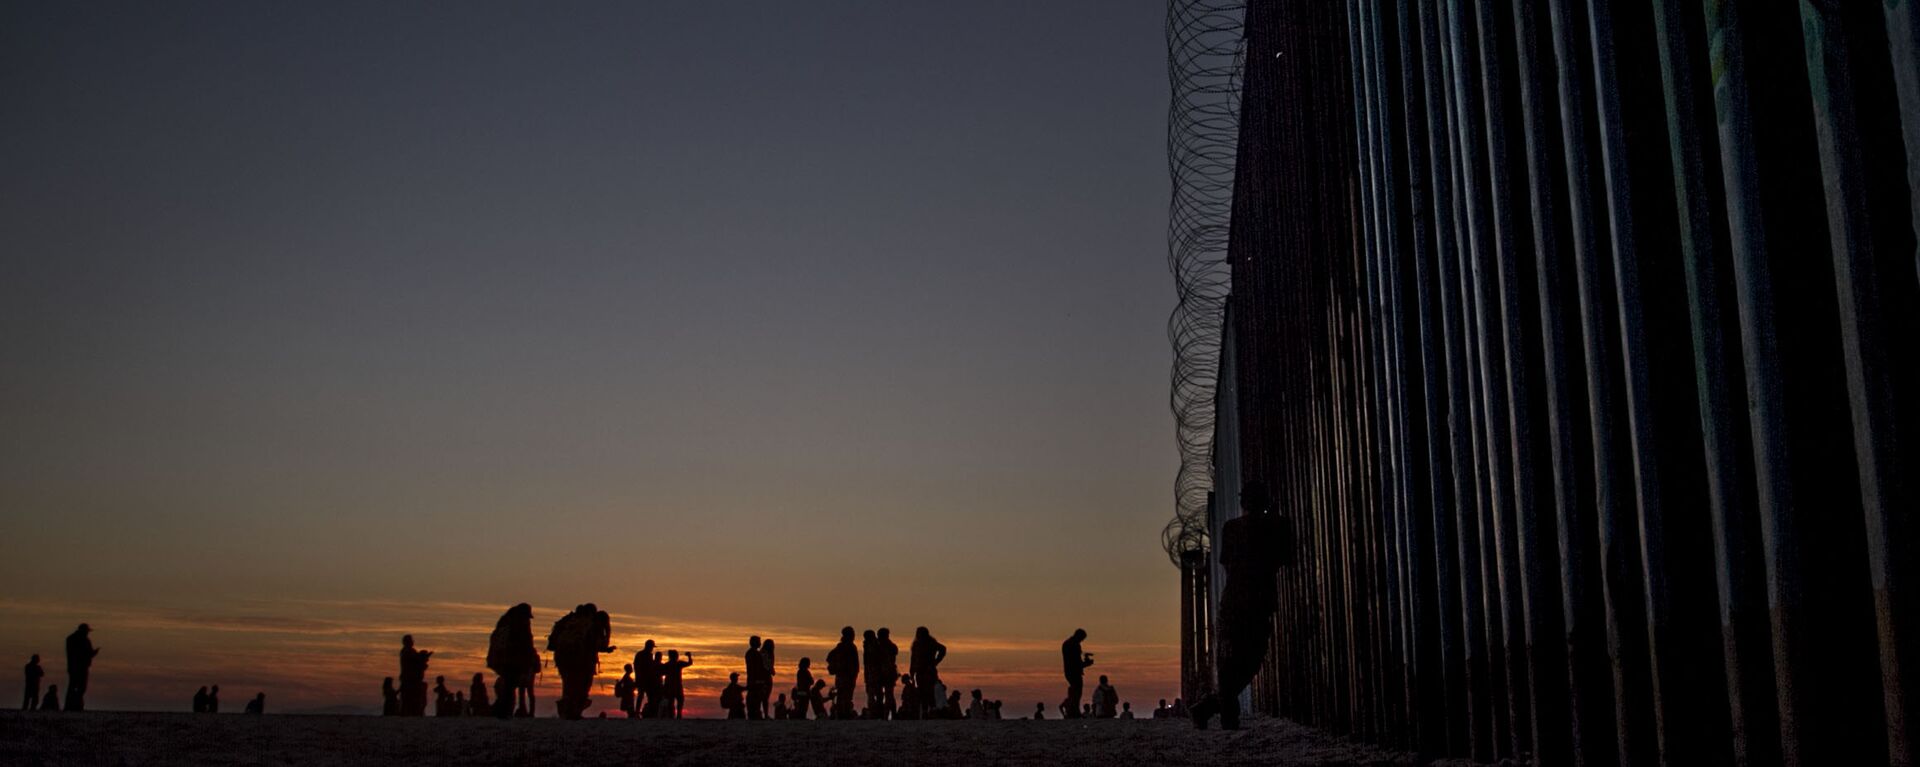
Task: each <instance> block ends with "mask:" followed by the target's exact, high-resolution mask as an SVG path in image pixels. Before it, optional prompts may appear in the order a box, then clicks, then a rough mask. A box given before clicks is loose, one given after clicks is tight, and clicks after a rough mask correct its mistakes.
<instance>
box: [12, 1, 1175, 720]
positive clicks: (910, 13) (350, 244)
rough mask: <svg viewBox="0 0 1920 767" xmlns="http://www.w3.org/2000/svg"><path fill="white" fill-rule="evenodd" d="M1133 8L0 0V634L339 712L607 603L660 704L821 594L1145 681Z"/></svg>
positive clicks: (1156, 337) (1162, 687) (1147, 92)
mask: <svg viewBox="0 0 1920 767" xmlns="http://www.w3.org/2000/svg"><path fill="white" fill-rule="evenodd" d="M1164 13H1165V6H1164V4H1163V3H1160V2H1154V1H1150V0H1126V1H1125V2H1119V1H1116V0H1072V1H1069V0H1052V1H1050V2H1045V3H1034V2H1014V1H1012V0H1008V1H1005V2H974V1H969V2H959V3H957V2H933V1H930V0H928V1H916V0H891V1H878V0H876V1H874V2H844V1H839V0H808V2H792V1H790V0H777V1H769V2H698V3H642V2H623V3H567V4H563V5H561V6H552V5H548V4H535V3H515V4H502V3H478V2H475V3H464V2H463V3H443V4H414V3H392V2H386V1H384V0H382V1H381V2H367V3H359V2H323V3H304V4H294V3H256V2H224V3H199V2H166V3H152V2H122V3H6V4H0V519H4V533H3V534H0V584H4V588H0V659H3V660H5V661H6V663H7V664H9V665H8V668H10V669H13V671H10V672H8V673H10V674H17V673H18V669H19V667H20V664H22V663H24V662H25V661H26V657H27V656H28V655H29V654H30V653H34V652H38V653H41V654H42V656H43V660H45V661H46V664H47V666H48V670H49V671H50V672H52V673H51V674H50V678H49V680H48V681H51V682H55V683H58V684H61V685H62V687H63V688H64V686H65V673H64V667H63V660H62V658H61V642H62V638H63V637H64V636H65V635H66V634H67V632H69V631H71V630H72V629H73V626H74V625H75V624H76V623H79V622H81V621H88V622H90V623H92V624H93V626H94V627H95V629H96V632H95V634H94V639H95V642H96V643H97V644H98V645H100V646H101V647H102V648H103V651H102V652H101V654H100V657H99V661H98V663H97V664H96V666H95V670H94V681H93V685H92V690H91V691H90V693H89V695H88V702H89V705H90V707H94V708H109V709H112V708H119V709H159V710H185V708H186V706H187V702H188V699H189V698H190V697H191V695H192V693H193V691H194V689H195V688H196V687H198V686H200V685H203V684H214V683H217V684H220V685H221V686H222V689H223V696H222V697H223V700H225V701H228V706H229V707H231V708H234V709H236V710H237V709H238V708H239V706H240V704H241V703H243V702H244V701H245V699H246V698H247V697H250V696H251V695H252V693H253V692H256V691H261V690H264V691H266V692H267V693H268V697H269V702H270V707H271V708H272V709H273V710H277V711H297V710H322V709H331V708H335V707H349V708H352V709H353V710H361V711H372V710H375V709H377V707H378V704H379V695H378V690H379V685H380V679H381V677H383V676H387V675H392V674H395V673H396V672H397V663H396V660H395V654H396V653H397V651H398V649H399V638H400V635H401V634H404V633H409V632H411V633H413V634H414V635H415V636H416V637H418V638H419V639H420V642H421V644H422V646H424V647H427V648H429V649H436V650H438V651H439V654H438V655H436V656H435V659H434V662H433V667H432V669H431V670H430V673H435V674H439V673H444V674H446V675H448V676H449V678H450V682H451V681H453V680H462V681H464V680H469V679H470V678H471V676H472V674H473V673H474V672H477V671H481V670H482V664H481V657H482V655H483V654H484V644H485V641H486V637H487V633H488V631H489V630H490V629H491V628H492V625H493V622H494V620H495V619H496V618H497V617H498V616H499V614H500V613H501V612H502V611H503V610H505V609H506V607H507V606H509V605H511V604H513V603H515V602H520V601H526V602H530V603H532V604H533V605H534V606H535V608H536V616H535V617H536V620H535V625H536V629H537V631H536V633H538V634H541V635H543V636H544V634H545V629H546V627H547V626H549V625H550V624H551V622H552V621H553V620H554V619H555V618H557V617H559V614H560V612H561V611H563V610H565V609H567V608H571V607H572V606H573V605H574V604H576V603H579V602H586V601H592V602H596V603H598V604H599V605H600V606H601V607H602V608H604V609H607V610H609V611H611V612H612V613H613V615H614V619H615V636H614V641H615V643H616V644H618V645H620V646H621V647H622V648H623V650H625V652H624V653H616V654H615V655H614V656H609V661H610V662H609V667H608V668H606V669H604V670H605V671H606V673H607V675H608V678H609V679H610V678H612V677H615V676H617V675H618V671H619V661H618V660H614V659H616V658H619V657H620V656H622V655H624V656H625V657H626V658H627V659H631V655H632V650H634V649H637V648H638V646H639V645H640V643H641V642H642V641H643V640H645V639H647V638H653V639H656V640H657V641H660V642H661V643H662V646H663V647H678V648H681V649H683V650H691V651H693V652H694V653H695V655H696V659H697V660H698V662H699V663H698V665H696V666H695V667H694V668H693V669H692V672H691V675H692V678H693V679H694V680H696V683H695V684H694V685H693V686H692V689H690V691H689V697H690V703H691V704H692V705H693V706H694V708H695V713H701V712H711V711H712V710H713V709H714V707H715V700H714V696H715V695H716V694H717V689H718V685H719V684H721V683H723V682H724V681H725V678H726V672H728V671H733V670H740V668H741V660H740V654H741V652H742V651H744V649H745V648H744V644H745V638H746V636H747V635H748V634H752V633H759V634H762V635H766V636H773V637H776V638H777V639H778V640H779V641H780V642H781V644H782V646H783V648H782V652H781V656H782V657H781V668H780V669H779V670H778V677H777V679H778V680H779V682H780V684H781V685H790V684H791V679H792V674H793V663H794V662H795V661H797V660H798V659H799V658H800V657H801V656H802V655H811V656H813V657H814V658H815V660H816V663H818V662H819V661H820V660H821V656H822V655H823V654H824V653H825V651H826V649H827V648H828V647H829V646H830V645H831V644H832V642H833V641H834V639H835V637H836V635H837V632H838V630H839V627H840V626H842V625H846V624H851V625H853V626H855V627H856V628H860V629H865V628H872V627H878V626H882V625H885V626H890V627H892V629H893V630H894V632H895V633H896V634H897V635H903V636H902V639H903V640H904V639H905V638H908V637H910V636H911V633H912V630H913V628H914V627H915V626H918V625H926V626H929V627H931V628H932V630H933V632H934V634H935V635H936V636H938V637H940V638H941V639H942V640H943V641H945V642H946V643H947V644H948V645H949V646H950V648H952V652H953V654H952V657H951V659H950V660H949V661H948V664H947V666H946V667H944V669H943V672H944V673H943V676H945V677H947V678H948V679H949V682H950V684H953V685H954V686H956V687H957V688H960V689H971V688H974V687H980V688H983V689H984V690H985V691H986V694H987V697H989V698H996V697H997V698H1002V699H1004V700H1005V701H1006V705H1007V708H1008V712H1009V714H1011V713H1014V712H1020V713H1027V712H1031V710H1032V708H1033V704H1034V702H1035V701H1039V700H1045V701H1048V702H1049V705H1051V702H1053V701H1057V700H1058V699H1059V697H1060V695H1061V693H1062V691H1063V687H1064V682H1062V680H1061V679H1060V672H1059V668H1058V664H1059V656H1058V648H1059V643H1060V640H1061V639H1063V638H1065V636H1066V635H1067V634H1068V633H1070V632H1071V631H1072V630H1073V629H1074V628H1076V627H1084V628H1086V629H1087V630H1088V632H1089V633H1090V634H1091V638H1090V639H1089V640H1088V643H1087V648H1088V649H1089V650H1091V651H1093V652H1095V653H1096V654H1097V658H1098V659H1099V665H1098V666H1096V668H1095V669H1094V671H1103V672H1108V673H1111V674H1113V675H1114V676H1115V683H1116V684H1117V685H1118V686H1119V688H1120V690H1121V692H1122V696H1123V698H1125V699H1126V700H1129V701H1132V702H1133V704H1134V706H1135V707H1136V708H1142V709H1144V708H1150V707H1151V706H1152V703H1153V700H1154V699H1157V698H1162V697H1165V698H1171V697H1173V696H1174V694H1175V693H1176V691H1177V668H1178V662H1177V657H1176V650H1177V648H1176V646H1175V645H1176V642H1177V631H1176V629H1177V625H1176V623H1177V614H1176V609H1177V573H1176V571H1175V570H1174V569H1173V568H1172V567H1171V566H1170V565H1169V564H1168V563H1167V559H1166V556H1165V555H1164V554H1163V553H1162V552H1161V551H1160V542H1159V531H1160V528H1161V526H1162V525H1163V524H1164V523H1165V521H1166V520H1167V518H1168V516H1169V514H1170V510H1171V498H1170V496H1171V483H1172V476H1173V471H1174V468H1175V466H1176V455H1175V452H1174V446H1173V440H1172V425H1171V418H1170V416H1169V415H1168V413H1167V406H1166V402H1167V367H1168V361H1169V352H1168V346H1167V341H1166V336H1165V318H1166V316H1167V312H1168V311H1169V310H1170V309H1171V308H1172V305H1173V296H1172V288H1171V279H1170V278H1169V277H1168V275H1167V272H1166V265H1165V229H1166V204H1167V197H1168V182H1167V175H1166V173H1167V171H1166V165H1165V145H1164V141H1165V138H1164V137H1165V115H1166V106H1167V105H1166V83H1165V78H1166V73H1165V64H1164V55H1165V43H1164V40H1163V38H1162V24H1163V21H1164ZM901 644H902V646H903V647H904V645H905V644H906V643H905V641H902V642H901ZM543 683H544V684H545V685H546V686H547V687H548V688H549V690H548V691H545V694H543V697H542V703H543V709H544V710H543V713H550V712H551V707H550V706H547V705H545V704H546V703H547V702H548V701H550V700H551V694H552V693H551V690H554V689H557V687H558V679H557V677H556V676H555V675H554V674H552V673H551V672H549V673H548V674H547V675H546V677H545V679H544V682H543ZM14 684H16V685H17V682H16V683H14ZM461 687H462V688H463V689H464V684H462V685H461ZM598 705H599V706H603V707H611V705H612V704H611V701H610V700H609V699H608V698H606V697H605V690H604V688H603V689H602V690H600V696H599V704H598ZM598 710H604V709H601V708H596V709H594V711H598Z"/></svg>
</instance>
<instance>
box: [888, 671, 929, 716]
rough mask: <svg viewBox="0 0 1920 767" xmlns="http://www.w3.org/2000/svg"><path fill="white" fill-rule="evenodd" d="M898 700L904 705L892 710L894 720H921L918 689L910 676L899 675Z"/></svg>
mask: <svg viewBox="0 0 1920 767" xmlns="http://www.w3.org/2000/svg"><path fill="white" fill-rule="evenodd" d="M900 700H902V701H904V702H905V703H906V705H904V706H901V707H899V708H897V709H895V710H894V712H893V718H895V719H921V718H923V717H922V716H921V705H920V688H918V687H915V686H914V685H913V676H912V675H911V674H901V675H900Z"/></svg>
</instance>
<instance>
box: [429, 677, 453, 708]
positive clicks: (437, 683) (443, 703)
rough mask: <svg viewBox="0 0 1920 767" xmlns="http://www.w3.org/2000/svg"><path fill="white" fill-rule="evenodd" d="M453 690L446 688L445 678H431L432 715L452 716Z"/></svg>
mask: <svg viewBox="0 0 1920 767" xmlns="http://www.w3.org/2000/svg"><path fill="white" fill-rule="evenodd" d="M452 708H453V691H452V690H449V689H447V678H446V677H444V676H436V677H434V678H433V715H434V716H453V711H452Z"/></svg>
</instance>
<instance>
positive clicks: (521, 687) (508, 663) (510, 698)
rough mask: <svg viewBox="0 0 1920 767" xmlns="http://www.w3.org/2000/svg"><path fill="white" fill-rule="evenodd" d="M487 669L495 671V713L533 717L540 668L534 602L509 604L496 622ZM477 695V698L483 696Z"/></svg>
mask: <svg viewBox="0 0 1920 767" xmlns="http://www.w3.org/2000/svg"><path fill="white" fill-rule="evenodd" d="M487 668H490V669H493V673H494V674H495V676H494V679H493V699H494V700H493V716H494V717H495V718H497V719H506V718H509V717H511V716H513V715H514V714H516V713H518V711H525V712H526V715H527V716H532V715H533V675H534V673H535V672H537V671H539V670H540V652H539V651H538V650H535V649H533V606H532V605H529V604H527V603H525V602H521V603H520V604H517V605H514V606H512V607H509V608H507V612H506V613H505V614H503V615H501V616H500V620H498V621H495V622H494V624H493V634H492V635H491V636H490V637H488V639H487ZM473 697H474V698H475V699H476V700H477V699H479V698H481V697H482V696H480V695H479V694H475V695H474V696H473ZM516 706H517V707H518V708H517V709H516Z"/></svg>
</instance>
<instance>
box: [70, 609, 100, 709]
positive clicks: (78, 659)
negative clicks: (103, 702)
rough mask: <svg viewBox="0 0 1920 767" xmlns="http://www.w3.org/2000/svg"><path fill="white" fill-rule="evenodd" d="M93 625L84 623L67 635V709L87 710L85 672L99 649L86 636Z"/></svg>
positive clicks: (91, 666) (91, 630)
mask: <svg viewBox="0 0 1920 767" xmlns="http://www.w3.org/2000/svg"><path fill="white" fill-rule="evenodd" d="M91 633H93V627H91V626H88V625H87V624H85V623H82V624H80V627H79V628H76V629H74V630H73V633H71V634H68V635H67V705H66V708H65V710H67V711H85V710H87V674H88V672H89V671H92V670H93V657H94V656H96V655H99V654H100V650H99V649H97V648H95V647H94V646H93V640H92V639H89V638H88V637H87V635H88V634H91Z"/></svg>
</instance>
